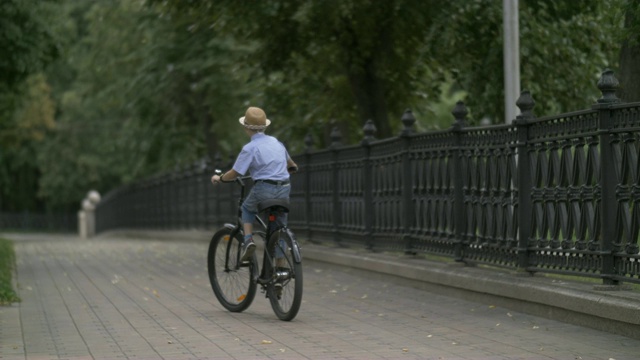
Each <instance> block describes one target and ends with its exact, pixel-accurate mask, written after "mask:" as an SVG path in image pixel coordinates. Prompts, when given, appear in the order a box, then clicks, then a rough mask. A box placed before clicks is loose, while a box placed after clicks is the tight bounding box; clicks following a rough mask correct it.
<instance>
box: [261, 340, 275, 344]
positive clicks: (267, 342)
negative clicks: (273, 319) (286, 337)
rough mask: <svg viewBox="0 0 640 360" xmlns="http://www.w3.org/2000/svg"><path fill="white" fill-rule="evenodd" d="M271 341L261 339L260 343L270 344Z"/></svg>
mask: <svg viewBox="0 0 640 360" xmlns="http://www.w3.org/2000/svg"><path fill="white" fill-rule="evenodd" d="M272 342H273V341H271V340H262V342H261V344H264V345H268V344H271V343H272Z"/></svg>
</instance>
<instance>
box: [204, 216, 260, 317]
mask: <svg viewBox="0 0 640 360" xmlns="http://www.w3.org/2000/svg"><path fill="white" fill-rule="evenodd" d="M241 236H242V235H241V234H240V233H239V232H238V233H237V234H236V235H235V236H234V237H232V236H231V229H228V228H224V229H221V230H220V231H218V232H217V233H215V234H214V235H213V237H212V238H211V242H210V243H209V253H208V256H207V267H208V270H209V281H210V282H211V288H212V289H213V293H214V294H215V295H216V297H217V298H218V301H219V302H220V304H222V306H224V307H225V308H226V309H227V310H229V311H231V312H241V311H244V310H246V309H247V308H248V307H249V305H251V303H252V302H253V299H254V298H255V296H256V287H257V284H256V282H255V281H253V279H254V278H256V277H257V273H258V265H257V264H258V261H257V259H258V258H257V256H256V255H255V254H254V255H253V259H252V260H251V261H250V262H249V263H248V264H241V263H240V245H241V244H242V240H241Z"/></svg>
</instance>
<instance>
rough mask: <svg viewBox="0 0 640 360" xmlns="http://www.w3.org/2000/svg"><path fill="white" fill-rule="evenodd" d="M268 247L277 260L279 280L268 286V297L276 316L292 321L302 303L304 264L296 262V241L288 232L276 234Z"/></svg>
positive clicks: (276, 272) (276, 269) (276, 271)
mask: <svg viewBox="0 0 640 360" xmlns="http://www.w3.org/2000/svg"><path fill="white" fill-rule="evenodd" d="M268 246H269V254H270V255H271V257H272V258H273V259H275V260H274V261H275V265H276V268H275V274H276V276H277V280H276V281H273V282H271V283H269V284H268V285H267V296H268V297H269V301H270V302H271V307H272V308H273V311H274V312H275V314H276V316H277V317H278V318H279V319H280V320H283V321H290V320H292V319H293V318H295V317H296V315H297V314H298V310H300V304H301V303H302V264H301V263H300V262H296V261H295V257H294V254H293V251H294V250H293V249H294V241H293V238H292V237H291V234H290V233H289V232H288V231H277V232H276V233H274V234H273V235H272V236H271V239H270V240H269V245H268ZM296 246H297V245H296Z"/></svg>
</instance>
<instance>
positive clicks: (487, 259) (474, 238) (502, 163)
mask: <svg viewBox="0 0 640 360" xmlns="http://www.w3.org/2000/svg"><path fill="white" fill-rule="evenodd" d="M517 136H518V131H517V128H516V127H514V126H509V125H501V126H492V127H490V128H489V127H482V128H475V129H463V130H462V134H461V141H460V143H461V148H460V157H461V161H462V176H463V192H464V208H465V211H466V213H465V215H466V225H465V229H464V231H463V234H464V235H463V236H464V238H463V241H464V243H465V244H466V245H467V247H465V249H464V257H465V258H466V259H469V260H472V261H475V262H480V263H488V264H493V265H500V266H506V267H515V266H517V256H516V249H517V238H518V237H517V233H518V227H517V224H518V221H517V211H516V209H517V198H518V189H517V180H518V179H517V156H518V154H517V148H516V146H517Z"/></svg>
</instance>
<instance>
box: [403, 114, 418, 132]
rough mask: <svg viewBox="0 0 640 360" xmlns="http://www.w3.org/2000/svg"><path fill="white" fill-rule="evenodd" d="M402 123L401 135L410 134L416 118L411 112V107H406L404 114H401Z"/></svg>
mask: <svg viewBox="0 0 640 360" xmlns="http://www.w3.org/2000/svg"><path fill="white" fill-rule="evenodd" d="M400 120H402V124H403V125H404V129H402V134H401V135H410V134H412V133H413V124H414V123H415V122H416V118H415V117H414V116H413V112H411V109H406V110H405V111H404V114H402V118H401V119H400Z"/></svg>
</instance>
